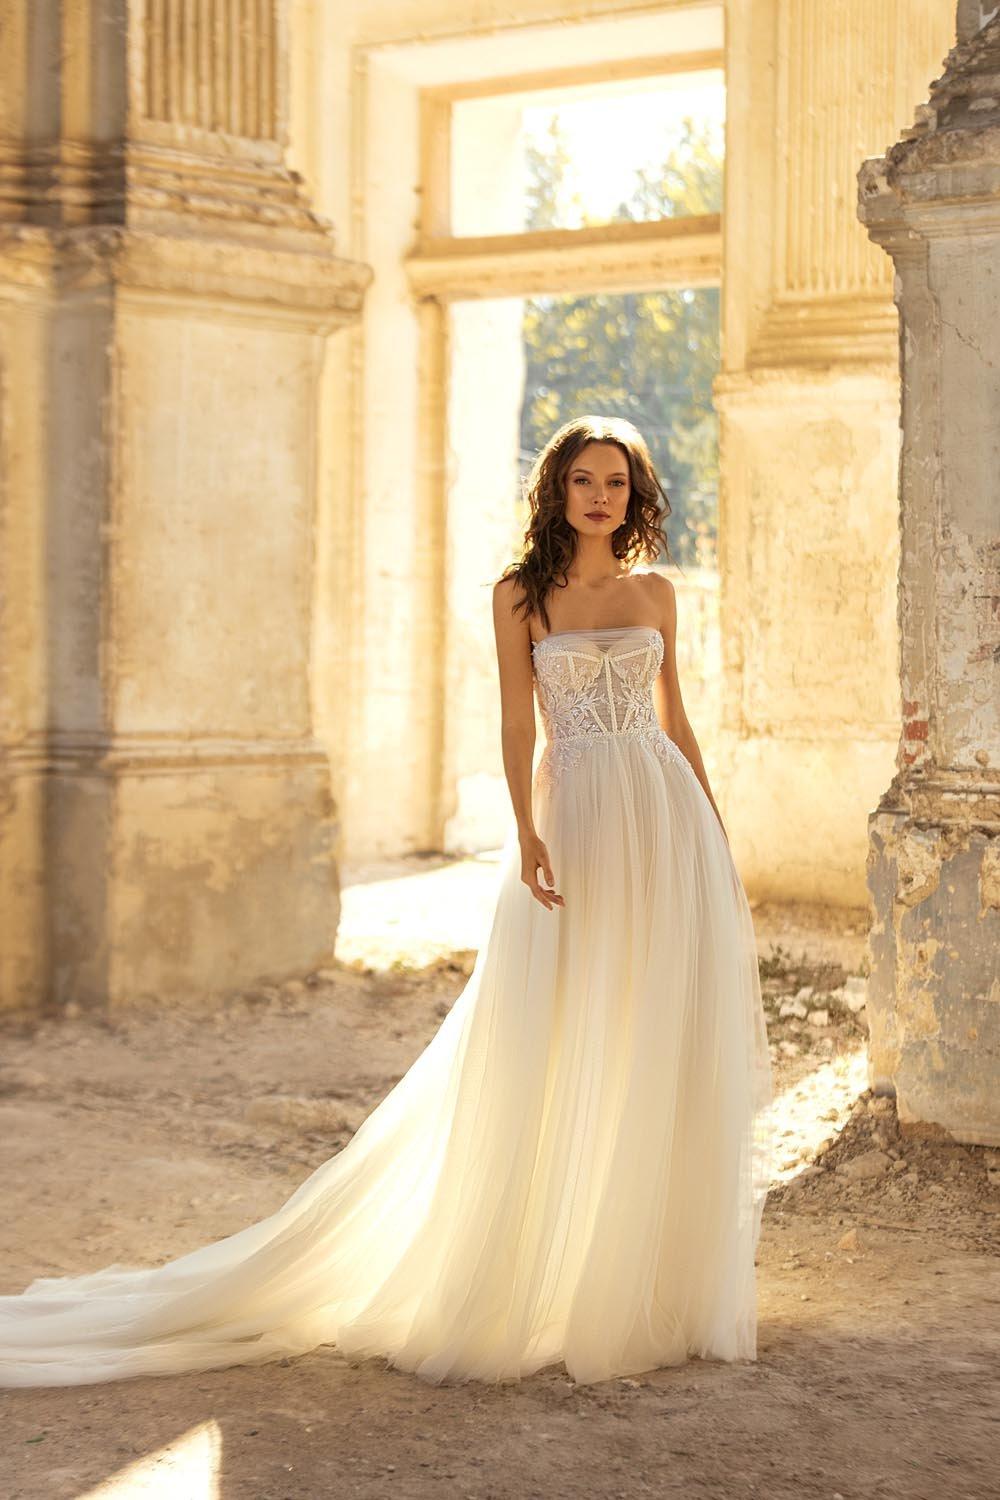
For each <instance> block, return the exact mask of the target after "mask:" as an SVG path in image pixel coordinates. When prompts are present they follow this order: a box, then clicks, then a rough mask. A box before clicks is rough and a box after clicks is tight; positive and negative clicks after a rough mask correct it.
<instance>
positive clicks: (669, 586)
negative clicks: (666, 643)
mask: <svg viewBox="0 0 1000 1500" xmlns="http://www.w3.org/2000/svg"><path fill="white" fill-rule="evenodd" d="M639 576H640V577H641V578H642V581H643V586H644V588H645V590H646V597H647V598H648V599H649V600H650V602H651V603H652V605H653V607H654V609H655V610H656V612H657V614H658V615H659V619H660V624H661V625H663V626H664V627H668V626H669V627H671V628H672V627H673V625H674V622H675V621H676V619H677V594H676V592H675V590H674V585H673V583H672V582H671V580H670V579H669V578H668V577H667V576H666V574H665V573H654V572H648V573H642V574H640V575H639Z"/></svg>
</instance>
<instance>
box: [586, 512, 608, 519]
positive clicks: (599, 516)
mask: <svg viewBox="0 0 1000 1500" xmlns="http://www.w3.org/2000/svg"><path fill="white" fill-rule="evenodd" d="M607 519H608V513H607V511H604V510H588V511H587V520H588V521H606V520H607Z"/></svg>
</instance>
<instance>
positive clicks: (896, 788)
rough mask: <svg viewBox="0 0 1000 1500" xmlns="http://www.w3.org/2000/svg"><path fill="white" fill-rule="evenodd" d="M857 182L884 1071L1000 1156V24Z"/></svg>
mask: <svg viewBox="0 0 1000 1500" xmlns="http://www.w3.org/2000/svg"><path fill="white" fill-rule="evenodd" d="M981 20H982V16H981V14H980V8H979V7H978V6H974V5H963V6H961V7H960V8H959V44H958V45H957V46H956V47H955V48H954V49H953V50H952V51H951V52H950V53H949V55H948V57H947V59H946V64H945V70H944V73H943V76H942V77H940V78H939V79H938V80H937V81H936V83H935V84H934V85H933V87H932V90H931V94H930V99H929V102H928V103H927V104H926V105H925V106H923V107H922V108H921V109H920V110H919V111H918V113H917V122H916V125H915V126H914V127H913V128H912V129H909V130H905V131H904V132H903V135H902V138H901V139H900V140H899V141H898V142H897V144H896V145H894V146H892V147H891V148H890V150H889V151H888V152H886V154H885V156H883V157H881V158H878V159H873V160H869V161H866V162H865V163H864V165H863V166H862V168H861V171H860V174H859V214H860V217H861V219H862V222H863V223H864V224H865V225H866V226H867V229H868V233H869V234H870V235H871V237H872V239H873V240H874V241H875V243H876V244H878V245H881V246H882V247H883V248H884V249H885V250H887V251H888V253H889V255H891V257H892V261H893V263H894V264H895V271H896V276H895V299H896V304H897V307H898V309H899V317H900V343H899V349H900V364H901V370H902V380H903V399H902V419H901V421H902V441H903V450H902V460H901V464H900V472H899V479H900V534H901V565H900V574H899V601H898V609H899V630H900V635H901V648H900V672H901V676H902V699H903V703H902V709H903V724H902V732H901V735H900V739H899V747H898V752H897V759H896V774H895V776H894V777H893V779H892V783H891V785H890V786H889V788H888V789H887V791H886V792H885V793H884V794H883V796H882V798H881V801H880V802H879V805H878V807H877V809H876V811H875V812H874V813H873V814H872V815H871V818H870V820H869V861H868V872H869V873H868V882H869V889H870V893H871V900H872V904H873V927H872V933H871V982H870V987H869V1005H868V1014H869V1018H870V1023H871V1052H870V1072H871V1081H872V1085H873V1087H874V1088H875V1089H876V1090H878V1091H879V1092H883V1093H893V1092H894V1093H895V1095H896V1100H897V1107H898V1111H899V1115H900V1118H901V1119H903V1120H909V1121H925V1122H936V1123H938V1124H940V1125H943V1126H944V1127H945V1128H946V1129H947V1130H949V1131H950V1132H951V1134H952V1135H953V1136H955V1137H956V1138H957V1139H958V1140H962V1141H971V1142H983V1143H989V1144H994V1145H996V1144H1000V1079H998V1076H997V1058H998V1056H1000V505H998V500H997V475H998V473H1000V426H998V413H1000V274H998V272H1000V18H995V19H993V20H991V21H990V22H989V23H988V24H987V25H985V26H983V27H982V28H981V29H980V23H981Z"/></svg>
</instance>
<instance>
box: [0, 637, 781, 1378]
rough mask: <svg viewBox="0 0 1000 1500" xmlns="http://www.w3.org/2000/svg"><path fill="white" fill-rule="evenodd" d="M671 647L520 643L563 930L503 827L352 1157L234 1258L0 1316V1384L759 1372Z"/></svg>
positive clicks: (746, 1217)
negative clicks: (478, 916)
mask: <svg viewBox="0 0 1000 1500" xmlns="http://www.w3.org/2000/svg"><path fill="white" fill-rule="evenodd" d="M663 649H664V647H663V638H662V636H661V634H660V632H659V631H658V630H655V629H652V628H650V627H647V626H622V627H615V628H614V629H609V628H606V629H597V630H575V631H574V630H566V631H560V632H558V633H556V634H551V635H549V636H547V637H546V638H545V639H544V640H543V641H540V642H538V643H537V644H536V645H535V647H534V652H533V656H534V666H535V685H536V691H537V693H538V700H539V707H540V709H541V714H542V719H543V723H544V726H545V730H546V746H545V749H544V751H543V753H542V756H541V758H540V760H539V763H538V766H537V769H536V772H535V776H534V786H533V799H534V815H535V822H536V827H537V829H538V832H539V834H540V836H541V837H542V839H543V840H544V841H545V843H546V845H547V847H548V850H549V854H550V857H551V862H552V869H553V874H554V877H555V886H556V889H557V890H558V891H559V892H561V893H562V895H563V896H564V897H565V902H566V904H565V907H564V908H562V909H560V908H559V907H556V908H554V909H552V910H547V909H546V908H545V907H543V906H542V905H541V903H539V902H538V901H537V900H535V898H534V897H533V896H532V895H531V893H530V892H529V890H528V888H527V887H526V886H525V885H524V884H523V883H522V882H521V880H520V853H519V846H518V842H517V837H516V829H515V828H514V825H513V821H512V822H511V827H510V833H509V836H508V839H507V842H506V845H505V848H504V857H503V863H502V867H501V871H500V875H499V880H498V886H497V895H496V904H495V908H494V912H493V917H492V925H491V928H490V931H489V936H488V939H487V942H486V944H485V946H484V947H483V948H482V949H481V950H480V952H479V954H478V957H477V960H476V964H475V967H474V969H473V972H472V974H471V976H470V978H469V980H468V983H467V984H466V986H465V989H464V990H463V991H462V993H461V995H460V996H459V997H458V999H457V1000H456V1002H455V1004H454V1006H453V1007H452V1009H451V1011H450V1012H449V1014H448V1015H447V1017H446V1018H445V1020H444V1022H443V1023H442V1025H441V1027H440V1029H439V1030H438V1031H437V1033H436V1034H435V1036H434V1037H433V1038H432V1040H431V1042H430V1043H429V1045H428V1046H427V1048H426V1049H425V1050H424V1052H423V1053H422V1054H421V1055H420V1056H419V1057H418V1058H417V1059H416V1061H415V1062H414V1063H413V1065H412V1067H411V1068H410V1069H409V1071H408V1072H407V1073H406V1074H405V1076H404V1077H403V1078H402V1079H401V1080H400V1081H399V1083H397V1084H396V1086H395V1087H394V1088H393V1089H392V1091H391V1092H390V1093H389V1094H388V1095H387V1096H386V1097H385V1098H384V1099H383V1100H382V1102H381V1103H380V1104H379V1105H378V1106H377V1107H376V1108H375V1109H374V1110H373V1111H372V1113H371V1114H370V1115H369V1116H368V1118H367V1119H366V1120H365V1121H364V1123H363V1124H362V1125H361V1127H360V1129H359V1130H358V1131H357V1133H356V1134H355V1135H354V1137H353V1138H352V1139H351V1140H350V1141H349V1142H348V1144H347V1145H346V1146H345V1147H344V1148H343V1150H341V1151H339V1152H338V1153H337V1154H336V1155H335V1156H333V1157H331V1158H330V1159H329V1160H328V1161H327V1162H325V1163H324V1165H323V1166H321V1167H319V1168H318V1169H317V1170H316V1171H314V1172H313V1173H312V1175H311V1176H310V1177H308V1178H307V1179H306V1180H305V1181H304V1182H303V1183H302V1185H301V1186H300V1187H299V1188H298V1189H297V1190H296V1191H295V1192H294V1193H293V1194H292V1196H291V1197H290V1198H289V1199H288V1200H287V1202H286V1203H284V1204H283V1205H282V1207H280V1208H279V1209H277V1210H276V1212H274V1213H272V1214H271V1215H270V1216H269V1217H268V1218H266V1219H264V1220H262V1221H261V1222H260V1223H257V1224H253V1225H251V1226H250V1227H248V1228H245V1229H242V1230H240V1231H239V1232H237V1233H235V1234H233V1235H231V1236H229V1237H228V1238H227V1239H223V1240H220V1241H218V1242H216V1243H214V1244H209V1245H205V1246H203V1247H202V1248H200V1249H198V1250H195V1251H192V1252H191V1253H189V1254H187V1255H183V1256H181V1257H180V1258H179V1259H176V1260H173V1261H169V1262H168V1263H166V1264H165V1265H161V1266H159V1267H157V1268H154V1269H139V1268H132V1267H122V1266H111V1267H108V1268H106V1269H104V1270H99V1271H96V1272H93V1273H91V1274H86V1275H81V1276H72V1277H58V1278H52V1277H49V1278H40V1279H38V1280H36V1281H34V1282H33V1283H32V1284H31V1286H29V1287H28V1289H27V1290H26V1291H25V1292H23V1293H22V1294H21V1295H19V1296H9V1297H2V1298H0V1385H7V1386H28V1385H66V1384H77V1383H80V1384H82V1383H86V1382H91V1381H102V1380H113V1379H119V1378H122V1377H125V1376H139V1375H149V1374H168V1373H172V1372H180V1371H190V1370H205V1369H210V1368H216V1367H221V1366H227V1365H235V1364H246V1363H250V1362H256V1361H260V1360H270V1359H275V1358H278V1357H280V1356H284V1355H290V1354H297V1353H300V1352H303V1351H305V1350H309V1349H313V1348H315V1347H316V1346H317V1345H320V1344H326V1343H330V1344H336V1345H337V1347H338V1348H339V1349H340V1350H342V1351H343V1353H344V1354H345V1355H346V1356H347V1357H348V1358H349V1359H352V1360H353V1359H357V1358H364V1357H366V1356H370V1355H380V1356H384V1357H386V1358H387V1359H388V1360H389V1361H390V1362H391V1363H392V1364H394V1365H396V1366H399V1367H401V1368H402V1369H404V1370H409V1371H413V1372H415V1373H416V1374H417V1375H419V1376H421V1377H423V1378H425V1379H427V1380H430V1381H442V1380H461V1379H469V1378H478V1379H483V1380H497V1379H504V1378H517V1377H519V1376H525V1375H528V1374H530V1373H531V1372H532V1371H534V1370H537V1369H539V1368H540V1367H542V1366H544V1365H549V1364H553V1363H557V1362H559V1361H562V1362H564V1363H565V1366H566V1369H567V1370H568V1371H569V1373H570V1375H571V1376H572V1377H574V1378H575V1379H576V1380H577V1381H580V1382H589V1381H597V1380H603V1379H605V1378H608V1377H611V1376H616V1375H627V1374H637V1373H639V1372H641V1371H645V1370H650V1369H652V1368H654V1367H657V1366H661V1365H668V1364H676V1363H679V1362H681V1361H683V1360H685V1359H687V1358H689V1357H691V1356H702V1357H708V1358H718V1359H722V1360H733V1359H738V1358H746V1359H753V1358H755V1357H756V1329H757V1320H756V1282H755V1272H754V1254H755V1248H756V1245H757V1241H758V1237H759V1233H760V1222H761V1212H762V1209H763V1204H764V1197H765V1193H766V1191H767V1186H768V1180H769V1171H770V1160H771V1150H772V1134H773V1128H772V1125H771V1098H772V1095H771V1068H770V1059H769V1054H768V1047H767V1038H766V1033H765V1026H764V1015H763V1010H762V1007H761V999H760V987H759V981H758V974H757V962H756V954H755V946H754V937H753V929H752V923H751V916H750V910H749V907H748V905H747V900H746V896H745V893H744V890H743V887H742V885H741V883H740V880H739V877H738V875H737V872H736V869H735V867H734V864H733V860H732V857H731V854H730V851H729V845H728V843H727V841H726V838H725V836H724V834H723V832H722V830H721V828H720V826H719V823H718V820H717V819H716V816H715V813H714V812H713V810H712V807H711V804H710V803H709V801H708V799H707V797H706V796H705V793H704V791H703V789H702V787H701V785H700V783H699V782H698V779H697V777H696V776H695V774H694V772H693V770H692V769H691V766H690V765H689V763H688V761H687V760H686V759H685V757H684V756H683V755H682V753H681V751H680V750H679V748H678V747H677V746H676V745H675V744H674V742H673V741H672V740H670V739H669V738H668V737H667V735H666V734H665V733H664V731H663V730H662V729H661V728H660V726H659V724H658V721H657V718H656V713H655V710H654V706H653V697H652V684H653V681H654V678H655V676H656V674H657V672H658V670H659V667H660V664H661V662H662V656H663ZM151 1249H152V1250H154V1251H155V1247H152V1246H151Z"/></svg>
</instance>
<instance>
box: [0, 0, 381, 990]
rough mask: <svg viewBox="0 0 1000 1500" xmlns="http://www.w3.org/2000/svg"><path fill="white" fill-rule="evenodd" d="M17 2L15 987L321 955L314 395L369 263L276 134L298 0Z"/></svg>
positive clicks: (0, 220) (12, 300)
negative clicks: (323, 214) (324, 215)
mask: <svg viewBox="0 0 1000 1500" xmlns="http://www.w3.org/2000/svg"><path fill="white" fill-rule="evenodd" d="M8 19H9V20H10V22H11V26H10V29H9V30H8V32H7V34H6V35H7V37H8V38H14V39H15V40H19V45H16V46H12V47H9V48H5V49H4V50H3V52H2V54H0V96H2V98H3V101H4V104H3V109H4V110H5V115H4V126H5V130H4V134H3V139H2V144H0V158H2V159H0V167H2V170H3V181H4V189H5V190H4V194H3V196H2V198H0V371H2V387H0V390H2V401H0V451H2V455H3V458H4V460H5V461H4V463H3V466H2V467H3V479H2V488H0V534H2V536H3V540H4V542H5V544H9V545H4V547H3V550H2V560H0V569H2V575H0V581H2V588H3V594H2V609H0V662H2V663H3V666H2V668H0V711H2V721H0V860H2V862H0V910H2V911H3V917H2V919H0V921H2V924H3V927H2V932H0V936H2V938H3V946H2V959H0V1005H3V1006H14V1007H22V1006H31V1005H34V1006H42V1007H45V1006H58V1005H61V1004H65V1003H69V1002H71V1001H73V1002H78V1003H84V1004H94V1005H104V1004H112V1005H115V1004H123V1003H128V1002H129V1001H130V1000H132V999H134V998H136V997H137V996H139V995H149V996H154V997H157V998H160V999H162V1000H164V1001H180V1000H183V999H185V998H186V997H187V996H189V995H197V996H199V997H204V996H205V995H206V994H212V993H213V992H220V991H225V990H232V989H237V988H239V987H241V986H244V985H247V984H252V983H255V982H260V981H261V980H263V979H267V978H276V977H282V976H284V975H286V974H288V973H290V972H296V971H299V972H301V971H303V970H307V969H308V968H310V967H314V966H315V965H316V964H317V963H321V962H322V961H323V960H324V958H328V957H329V956H330V954H331V953H332V951H333V942H334V936H335V931H336V921H337V910H338V890H337V870H336V863H335V859H334V846H335V843H336V836H337V831H338V829H337V817H336V805H335V802H334V800H333V797H332V794H331V782H330V773H329V763H328V759H327V754H326V751H325V748H324V747H323V746H322V745H321V744H320V743H319V741H318V739H317V738H316V736H315V733H314V707H313V698H312V676H313V661H312V651H313V643H312V624H313V606H314V579H315V563H314V548H315V537H314V515H315V507H316V466H317V421H318V409H317V395H318V383H319V375H320V370H321V366H322V359H323V345H324V341H325V339H326V337H327V336H328V335H329V334H331V333H332V332H333V331H334V330H335V329H337V328H339V327H341V326H344V325H346V324H349V322H350V321H351V319H352V318H353V317H354V316H355V315H356V314H357V311H358V309H359V307H360V302H361V296H362V291H363V288H364V286H365V284H366V281H367V279H368V273H367V271H366V270H365V268H364V267H361V266H357V265H354V264H351V263H349V262H346V261H344V260H342V259H340V258H338V257H337V256H336V255H335V254H334V251H333V243H332V238H331V235H330V233H329V231H328V229H327V227H326V226H325V224H324V223H323V222H322V221H321V220H320V219H318V218H317V217H316V215H315V214H314V213H313V212H312V210H311V208H310V205H309V204H308V202H307V200H306V199H305V197H304V196H303V193H302V191H301V188H300V185H299V183H298V182H297V181H296V180H295V178H294V177H293V176H292V175H291V174H290V172H289V171H288V169H287V167H286V165H285V162H284V159H283V149H284V140H285V135H286V128H285V119H286V96H287V82H286V74H287V68H286V48H285V19H286V17H285V9H284V6H283V5H281V4H277V3H276V4H273V5H260V4H257V3H255V4H253V5H250V4H249V3H246V4H244V3H243V0H239V3H238V4H236V5H227V6H215V5H214V4H212V3H206V4H204V5H200V6H199V7H196V8H193V7H187V8H185V11H184V15H183V16H182V15H181V0H162V3H160V4H158V5H156V6H148V7H147V6H145V5H138V4H137V5H126V4H124V3H123V4H122V5H121V6H120V7H119V8H118V9H117V10H116V11H115V12H114V13H112V12H111V11H109V10H108V8H107V7H101V6H96V5H94V6H91V5H89V4H81V5H78V6H70V7H59V6H56V5H54V4H51V3H48V0H40V3H39V4H37V5H27V4H26V3H25V0H17V3H15V0H12V3H11V4H10V5H9V6H8V7H7V8H6V11H5V21H6V20H8ZM181 20H183V22H184V24H183V25H179V24H178V23H179V22H180V21H181ZM111 21H113V22H114V24H110V22H111Z"/></svg>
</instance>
